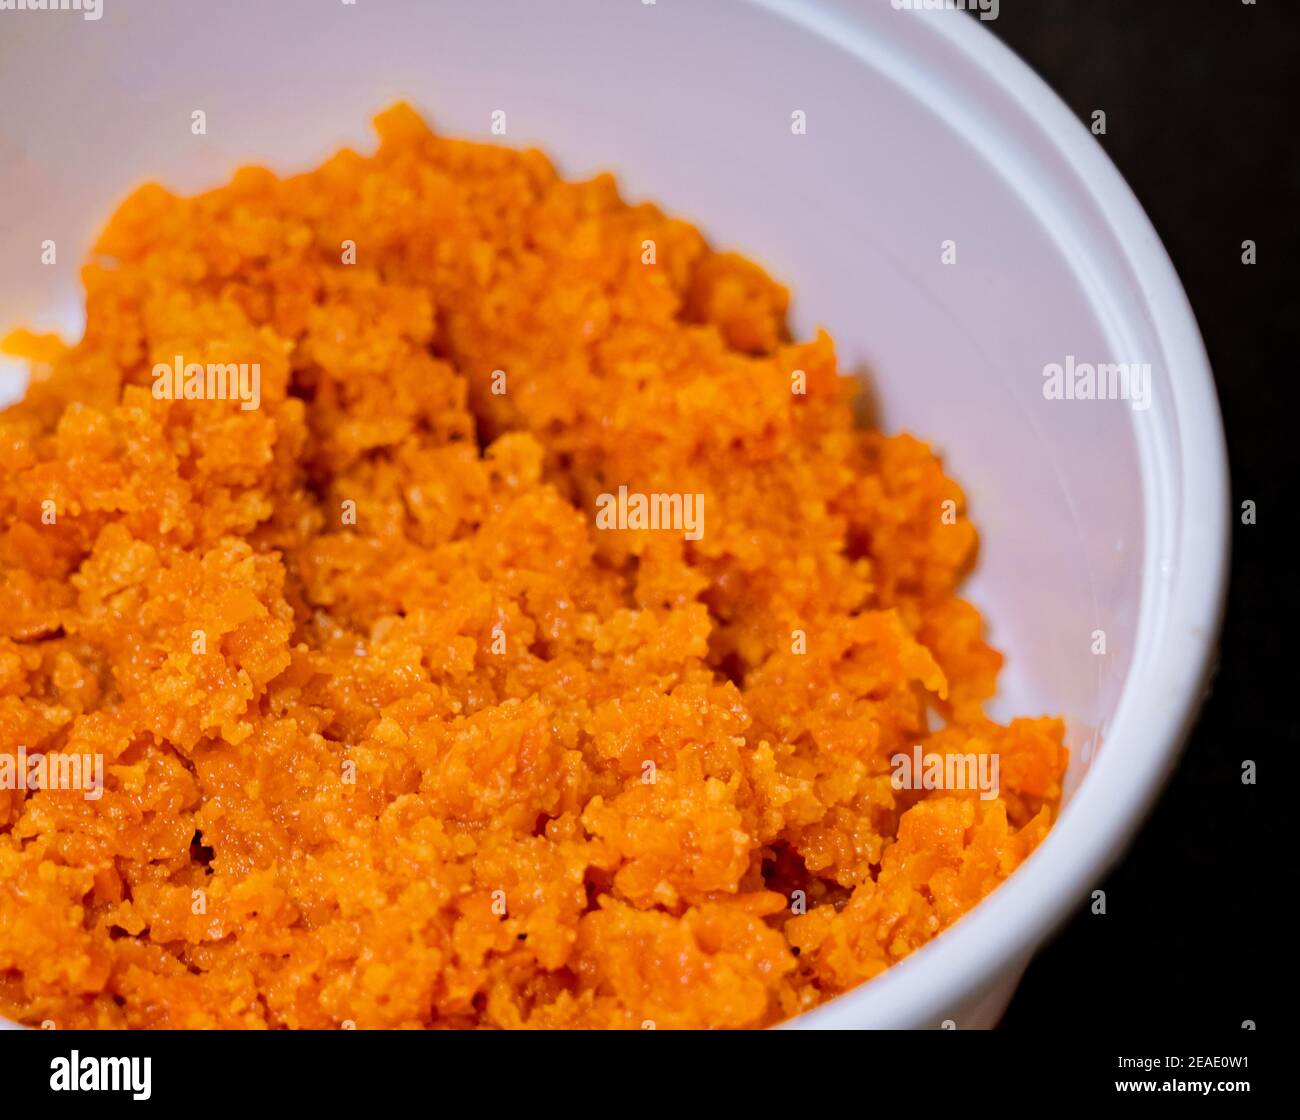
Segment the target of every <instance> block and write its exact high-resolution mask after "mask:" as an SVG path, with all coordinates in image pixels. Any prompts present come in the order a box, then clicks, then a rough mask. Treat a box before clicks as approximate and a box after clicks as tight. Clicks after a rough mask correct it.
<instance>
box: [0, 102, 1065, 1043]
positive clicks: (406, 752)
mask: <svg viewBox="0 0 1300 1120" xmlns="http://www.w3.org/2000/svg"><path fill="white" fill-rule="evenodd" d="M377 124H378V130H379V134H380V144H379V147H378V150H377V153H376V154H375V155H373V156H362V155H359V154H356V153H354V152H351V151H343V152H340V153H339V154H338V155H336V156H334V157H333V158H332V159H330V160H328V161H327V162H326V163H324V164H323V165H322V166H321V167H320V168H319V169H317V170H315V171H312V172H310V173H308V174H304V175H297V176H293V177H289V178H283V179H282V178H277V177H276V176H275V175H273V174H272V173H271V172H270V171H267V170H265V169H262V168H255V167H249V168H244V169H242V170H240V171H239V172H238V173H236V175H235V176H234V178H233V179H232V180H231V181H230V183H229V184H228V185H226V186H224V187H222V188H220V189H218V190H214V191H210V192H208V193H205V194H201V195H198V196H196V197H193V198H181V197H178V196H176V195H174V194H171V193H169V192H168V191H166V190H165V189H163V188H162V187H160V186H156V185H149V186H145V187H142V188H141V189H139V190H138V191H136V192H135V193H134V194H133V195H131V196H130V197H129V198H128V199H127V200H126V201H125V202H124V203H123V204H122V205H121V207H120V208H119V209H118V210H117V212H116V213H115V214H114V216H113V217H112V219H111V221H110V222H109V224H108V226H107V228H106V229H105V230H104V232H103V234H102V236H101V237H100V239H99V241H98V242H97V244H96V245H95V247H94V253H93V255H92V257H91V259H90V261H89V263H88V264H86V266H85V267H84V269H83V272H82V279H83V282H84V286H85V292H86V326H85V332H84V337H83V338H82V339H81V341H80V342H78V343H76V344H75V345H72V346H65V345H64V344H62V343H60V342H58V341H57V340H56V339H53V338H50V337H49V336H36V335H32V334H30V333H26V332H17V333H15V334H12V335H10V336H9V338H8V339H7V341H6V348H7V349H8V350H9V351H10V352H11V353H17V354H20V355H23V356H25V357H26V358H27V359H28V360H29V363H30V369H31V377H30V384H29V387H28V389H27V394H26V397H25V399H24V400H23V401H21V402H20V403H18V404H16V405H14V406H13V407H11V408H9V409H8V410H7V411H5V412H3V413H2V414H0V752H3V753H2V754H0V761H2V760H3V759H4V758H5V756H8V764H7V770H2V771H0V772H4V773H8V774H9V775H10V776H11V778H13V777H14V776H17V777H18V778H19V779H20V780H17V781H15V780H11V781H9V782H7V783H5V785H6V787H7V788H0V1015H4V1016H7V1017H9V1018H12V1019H15V1020H18V1021H20V1022H23V1023H28V1024H39V1023H41V1022H44V1021H47V1020H49V1021H52V1022H53V1023H54V1024H55V1025H57V1026H59V1027H124V1026H129V1027H311V1028H321V1027H338V1026H351V1025H356V1026H359V1027H421V1026H423V1027H475V1026H490V1027H633V1028H639V1027H642V1026H644V1025H647V1024H653V1025H655V1026H657V1027H660V1028H670V1027H759V1026H763V1025H767V1024H771V1023H774V1022H777V1021H779V1020H782V1019H784V1018H786V1017H788V1016H791V1015H794V1014H797V1013H798V1012H801V1011H804V1010H807V1009H809V1008H812V1007H814V1006H816V1005H817V1004H819V1003H821V1002H823V1001H824V1000H826V999H828V998H829V997H831V996H833V995H835V994H836V993H839V992H842V991H844V990H846V989H848V988H851V987H853V986H854V985H856V984H859V983H861V982H862V981H865V980H869V979H871V978H872V977H873V976H876V975H878V974H879V973H880V972H881V971H882V970H884V969H886V968H888V967H889V966H890V965H891V964H892V963H894V962H896V961H898V960H900V959H901V958H902V957H905V956H906V955H907V954H909V953H910V952H912V951H913V950H914V949H916V948H918V947H919V946H921V945H923V944H925V943H926V942H927V941H929V940H930V939H931V938H933V937H935V936H936V935H937V934H939V933H940V932H941V931H942V930H944V929H945V928H947V927H948V926H950V925H951V924H952V923H953V922H954V921H955V920H956V919H957V918H959V917H960V916H961V915H962V914H963V913H964V912H966V911H968V910H969V909H970V908H971V907H972V906H974V905H975V904H976V903H978V902H979V900H980V899H982V898H983V897H984V896H985V895H987V894H988V893H989V892H990V891H991V890H993V889H994V888H995V887H996V886H997V885H998V884H999V883H1001V882H1002V881H1003V880H1004V879H1005V878H1006V877H1007V876H1008V875H1010V874H1011V873H1012V872H1013V871H1014V870H1015V868H1016V867H1017V866H1018V865H1019V864H1020V863H1021V862H1022V861H1023V860H1024V859H1025V857H1026V856H1027V855H1028V853H1029V852H1030V851H1031V850H1032V849H1033V848H1034V846H1035V845H1036V844H1037V843H1038V842H1039V841H1040V840H1041V839H1042V838H1043V836H1044V835H1045V834H1046V832H1047V830H1048V828H1049V827H1050V824H1051V821H1052V818H1053V814H1054V812H1055V810H1056V807H1057V805H1058V803H1059V799H1060V794H1061V784H1060V783H1061V779H1062V774H1063V770H1064V766H1065V760H1066V754H1065V750H1064V748H1063V746H1062V742H1061V740H1062V727H1061V724H1060V722H1059V721H1058V720H1056V719H1018V720H1015V721H1013V722H1012V723H1011V724H1010V725H1009V726H1001V725H999V724H997V723H995V722H992V721H991V720H990V719H989V718H987V717H986V716H985V714H984V712H983V704H984V702H985V701H986V700H987V699H988V698H989V697H991V696H992V695H993V693H994V689H995V681H996V675H997V672H998V669H999V666H1000V664H1001V658H1000V656H999V654H998V653H997V652H996V651H994V650H993V649H992V648H990V647H989V646H988V645H987V644H986V643H985V642H984V640H983V639H982V637H981V620H980V616H979V615H978V613H977V612H976V611H975V609H974V608H973V607H971V606H970V605H968V604H967V603H966V602H964V601H963V600H961V599H960V598H958V597H957V596H956V594H955V588H956V586H957V585H958V583H959V581H960V579H961V578H962V576H963V574H964V573H965V571H966V570H967V569H968V568H969V566H970V563H971V561H972V557H973V553H974V550H975V545H976V534H975V530H974V529H973V528H972V526H971V524H970V522H969V521H968V520H967V517H966V512H965V504H964V499H963V496H962V492H961V490H960V489H959V488H958V486H957V485H956V484H955V483H953V482H952V481H951V480H949V479H948V478H947V477H945V475H944V473H943V470H942V468H941V466H940V463H939V461H938V460H937V458H936V457H935V455H934V453H933V452H932V451H931V450H930V449H929V448H928V447H927V446H926V445H925V444H924V443H921V442H919V441H918V440H916V439H914V438H912V437H910V436H906V435H902V436H895V437H887V436H885V435H882V434H881V433H879V432H878V431H874V430H863V429H861V428H859V427H857V426H855V422H854V416H853V408H852V396H853V388H854V381H853V379H852V378H850V377H846V376H842V375H841V374H840V373H839V372H838V370H837V367H836V359H835V352H834V348H833V345H832V342H831V339H830V338H829V337H827V335H826V334H824V333H820V334H818V335H817V336H816V337H815V338H812V339H810V340H807V341H795V340H793V339H792V338H791V337H790V335H789V333H788V331H787V327H786V320H785V316H786V305H787V293H786V291H785V290H784V289H783V288H782V287H781V286H780V285H778V284H777V283H775V282H774V281H773V280H771V279H770V278H769V277H768V276H767V275H766V274H765V273H764V272H763V271H762V270H761V269H759V268H758V267H757V266H755V265H754V264H752V263H750V262H749V261H747V260H745V259H743V258H741V257H738V256H735V255H732V254H728V253H718V252H715V251H713V250H712V249H710V247H709V246H708V244H707V243H706V242H705V240H704V239H703V238H702V236H701V234H700V233H699V232H698V231H697V230H696V229H694V228H693V227H692V226H690V225H688V224H686V223H685V222H682V221H680V220H677V219H674V218H670V217H667V216H665V215H664V214H663V213H661V212H660V211H659V210H658V209H657V208H655V207H653V206H650V205H636V206H632V205H628V204H627V203H625V202H623V201H622V200H621V199H620V197H619V195H618V193H617V191H616V188H615V184H614V181H613V180H612V179H611V178H610V177H609V176H600V177H598V178H595V179H593V180H591V181H588V182H581V183H572V182H566V181H564V180H563V179H561V178H559V177H558V175H557V173H556V171H555V169H554V168H553V167H552V166H551V164H550V163H549V162H548V161H547V160H546V158H545V157H544V156H542V155H541V154H539V153H538V152H536V151H514V150H508V149H506V148H502V147H495V146H488V145H479V144H472V143H466V142H460V141H455V140H448V139H443V138H441V137H438V136H435V135H434V134H432V133H431V132H430V131H429V130H428V128H427V127H426V126H425V124H424V123H423V122H422V121H421V119H420V118H419V117H418V116H417V115H416V114H415V113H414V112H413V111H412V110H411V109H409V108H407V107H405V106H398V107H396V108H393V109H391V110H389V111H387V112H386V113H384V114H383V115H381V116H380V117H379V119H378V121H377ZM174 362H182V363H184V364H188V363H199V364H204V363H218V364H221V363H245V364H248V365H250V366H252V365H255V366H256V367H257V369H258V370H259V371H260V399H259V401H258V403H257V406H256V407H253V408H245V407H241V402H240V401H239V400H235V399H211V398H210V397H209V398H202V397H200V396H197V395H196V396H195V397H194V399H187V395H186V394H185V393H183V392H182V393H179V394H172V395H171V396H168V395H167V394H163V395H161V396H160V394H159V393H158V391H157V384H158V381H157V380H156V374H155V369H156V367H158V366H172V364H173V363H174ZM620 487H626V489H627V491H628V492H630V493H635V494H643V495H679V496H680V495H700V496H701V502H702V508H703V512H704V519H703V532H702V533H700V534H698V539H689V538H688V535H687V534H686V533H684V532H682V531H674V529H673V528H672V527H667V528H665V527H664V526H662V525H661V526H659V527H657V528H637V527H635V522H631V521H629V522H627V524H629V525H630V526H632V527H626V528H620V527H618V526H614V527H609V528H604V527H599V526H598V525H597V516H596V511H597V508H598V506H599V504H600V502H601V501H602V496H604V495H609V494H612V493H617V492H618V491H619V488H620ZM918 745H919V746H920V747H921V748H923V750H924V751H925V752H926V753H927V754H940V755H945V756H949V755H953V754H964V755H969V756H972V757H974V758H981V759H984V760H986V761H987V760H988V759H990V758H996V759H997V760H998V763H999V766H998V774H999V783H998V788H997V790H996V791H995V792H996V796H983V795H982V793H981V791H980V790H979V789H971V788H965V789H953V788H925V787H922V788H906V787H905V788H897V787H898V785H899V783H898V782H896V781H895V780H894V778H895V773H896V768H895V763H894V761H893V760H894V759H895V758H896V756H898V755H900V754H906V755H909V756H910V755H911V752H912V751H913V749H914V748H915V747H916V746H918ZM20 750H21V752H22V753H23V756H24V758H25V760H26V764H27V765H28V766H29V767H30V766H31V765H32V760H33V758H39V759H40V760H41V762H42V765H44V766H45V767H46V768H47V769H48V771H49V772H50V773H53V772H54V770H55V769H56V768H57V762H58V760H59V759H60V758H68V759H71V758H79V759H86V760H92V759H98V760H99V761H100V762H101V763H102V787H101V788H99V789H97V790H94V791H91V790H89V789H87V788H84V787H83V788H68V787H67V786H66V785H65V786H63V787H56V783H54V782H53V781H52V780H51V781H47V782H46V783H45V785H44V786H41V783H39V782H24V781H23V780H21V778H22V775H23V773H24V771H23V769H22V768H21V767H19V766H18V761H19V752H20ZM913 785H917V783H913ZM38 787H40V788H38Z"/></svg>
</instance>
